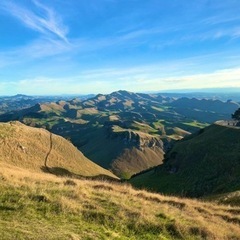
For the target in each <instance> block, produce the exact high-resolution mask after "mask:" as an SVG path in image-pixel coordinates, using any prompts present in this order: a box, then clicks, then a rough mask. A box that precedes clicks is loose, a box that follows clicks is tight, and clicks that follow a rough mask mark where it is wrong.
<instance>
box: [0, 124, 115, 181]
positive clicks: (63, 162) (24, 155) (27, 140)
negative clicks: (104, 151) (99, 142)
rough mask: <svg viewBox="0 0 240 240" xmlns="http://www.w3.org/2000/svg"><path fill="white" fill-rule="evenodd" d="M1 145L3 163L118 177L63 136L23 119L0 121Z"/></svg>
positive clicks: (66, 172) (70, 172)
mask: <svg viewBox="0 0 240 240" xmlns="http://www.w3.org/2000/svg"><path fill="white" fill-rule="evenodd" d="M0 146H1V147H0V161H1V162H2V163H7V164H10V165H14V166H18V167H22V168H26V169H31V170H34V171H38V172H41V171H42V170H45V171H48V172H50V173H53V174H59V175H76V176H89V177H90V176H91V177H93V176H99V175H105V176H109V177H115V176H114V175H113V174H112V173H111V172H109V171H107V170H105V169H103V168H101V167H100V166H98V165H96V164H95V163H93V162H91V161H90V160H88V159H87V158H86V157H85V156H84V155H83V154H82V153H81V152H80V151H79V150H78V149H77V148H76V147H74V146H73V145H72V144H71V143H70V142H69V141H67V140H66V139H64V138H63V137H60V136H57V135H55V134H52V133H50V132H48V131H47V130H45V129H38V128H33V127H28V126H25V125H24V124H22V123H20V122H10V123H0Z"/></svg>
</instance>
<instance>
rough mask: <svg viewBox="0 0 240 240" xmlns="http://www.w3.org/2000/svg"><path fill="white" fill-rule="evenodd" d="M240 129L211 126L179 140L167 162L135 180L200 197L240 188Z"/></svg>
mask: <svg viewBox="0 0 240 240" xmlns="http://www.w3.org/2000/svg"><path fill="white" fill-rule="evenodd" d="M239 149H240V129H239V128H235V127H228V126H222V125H219V124H214V125H211V126H209V127H207V128H205V129H202V130H200V131H199V132H197V133H195V134H193V135H191V136H188V137H186V138H184V139H183V140H181V141H179V142H177V143H176V144H175V145H174V147H173V148H172V149H171V151H170V152H168V153H167V154H166V156H165V159H164V164H163V165H162V166H160V167H158V168H156V169H155V170H154V171H152V172H148V173H146V174H143V175H139V176H137V177H136V178H133V179H132V180H131V182H132V183H133V185H135V186H138V187H144V188H148V189H152V190H154V191H159V192H163V193H171V194H177V195H183V196H191V197H199V196H206V195H212V194H219V193H229V192H233V191H236V190H239V189H240V178H239V173H240V151H239Z"/></svg>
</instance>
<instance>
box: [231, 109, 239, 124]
mask: <svg viewBox="0 0 240 240" xmlns="http://www.w3.org/2000/svg"><path fill="white" fill-rule="evenodd" d="M232 119H234V120H237V121H240V108H239V109H237V110H236V111H235V112H234V113H233V114H232Z"/></svg>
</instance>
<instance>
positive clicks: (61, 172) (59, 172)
mask: <svg viewBox="0 0 240 240" xmlns="http://www.w3.org/2000/svg"><path fill="white" fill-rule="evenodd" d="M41 170H42V171H43V172H45V173H50V174H53V175H56V176H59V177H70V178H76V179H89V180H107V181H113V182H119V181H120V180H119V179H116V178H113V177H110V176H107V175H104V174H99V175H96V176H83V175H79V174H75V173H73V172H70V171H69V170H67V169H65V168H61V167H46V166H42V167H41Z"/></svg>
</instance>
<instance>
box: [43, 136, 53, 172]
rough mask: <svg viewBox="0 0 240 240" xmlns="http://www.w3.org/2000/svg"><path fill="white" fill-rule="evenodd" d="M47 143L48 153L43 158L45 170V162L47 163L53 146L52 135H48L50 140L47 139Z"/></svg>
mask: <svg viewBox="0 0 240 240" xmlns="http://www.w3.org/2000/svg"><path fill="white" fill-rule="evenodd" d="M49 141H50V147H49V151H48V153H47V155H46V157H45V161H44V166H45V167H46V168H47V161H48V157H49V155H50V153H51V151H52V146H53V141H52V133H50V138H49Z"/></svg>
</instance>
